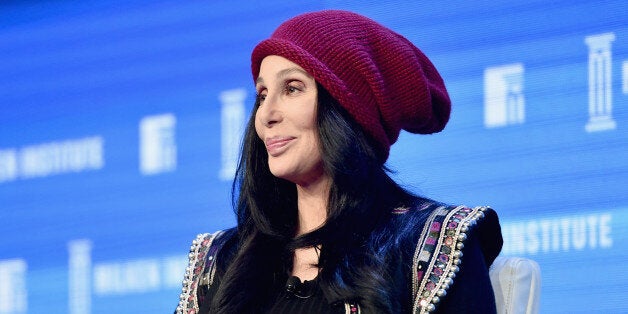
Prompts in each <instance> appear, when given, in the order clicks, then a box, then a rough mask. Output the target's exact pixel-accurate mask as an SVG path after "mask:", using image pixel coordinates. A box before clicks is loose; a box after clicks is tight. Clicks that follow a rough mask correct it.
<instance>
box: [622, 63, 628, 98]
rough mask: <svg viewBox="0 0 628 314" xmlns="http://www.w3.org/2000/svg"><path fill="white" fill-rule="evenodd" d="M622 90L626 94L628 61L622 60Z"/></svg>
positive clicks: (627, 87) (627, 91)
mask: <svg viewBox="0 0 628 314" xmlns="http://www.w3.org/2000/svg"><path fill="white" fill-rule="evenodd" d="M621 72H622V83H623V84H622V88H621V90H622V92H623V93H624V94H628V61H624V63H623V65H622V71H621Z"/></svg>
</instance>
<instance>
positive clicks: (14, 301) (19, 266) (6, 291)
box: [0, 259, 28, 314]
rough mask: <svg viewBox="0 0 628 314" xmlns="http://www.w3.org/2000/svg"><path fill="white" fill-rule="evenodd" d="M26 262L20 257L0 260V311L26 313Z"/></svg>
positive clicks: (3, 313)
mask: <svg viewBox="0 0 628 314" xmlns="http://www.w3.org/2000/svg"><path fill="white" fill-rule="evenodd" d="M26 268H27V267H26V262H25V261H24V260H22V259H9V260H2V261H0V313H2V314H5V313H7V314H8V313H26V312H27V311H28V303H27V300H28V295H27V291H26Z"/></svg>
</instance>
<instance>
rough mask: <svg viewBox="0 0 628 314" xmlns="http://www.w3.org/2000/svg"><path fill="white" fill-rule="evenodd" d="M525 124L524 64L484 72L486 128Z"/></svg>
mask: <svg viewBox="0 0 628 314" xmlns="http://www.w3.org/2000/svg"><path fill="white" fill-rule="evenodd" d="M524 122H525V98H524V96H523V64H521V63H514V64H507V65H503V66H497V67H490V68H486V69H485V70H484V126H485V127H487V128H496V127H503V126H507V125H512V124H522V123H524Z"/></svg>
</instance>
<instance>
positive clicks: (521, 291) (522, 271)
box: [489, 256, 541, 314]
mask: <svg viewBox="0 0 628 314" xmlns="http://www.w3.org/2000/svg"><path fill="white" fill-rule="evenodd" d="M489 276H490V277H491V284H492V285H493V291H494V292H495V303H496V304H497V313H500V314H519V313H521V314H536V313H538V312H539V298H540V295H541V269H540V267H539V264H537V263H536V262H535V261H533V260H530V259H526V258H521V257H502V256H498V257H497V258H496V259H495V261H494V262H493V265H491V267H490V269H489Z"/></svg>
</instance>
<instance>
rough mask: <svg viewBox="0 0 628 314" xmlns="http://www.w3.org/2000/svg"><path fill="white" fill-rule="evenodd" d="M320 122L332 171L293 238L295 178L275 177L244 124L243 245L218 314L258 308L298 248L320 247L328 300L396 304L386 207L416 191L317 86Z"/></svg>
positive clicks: (237, 198)
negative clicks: (318, 215) (315, 215)
mask: <svg viewBox="0 0 628 314" xmlns="http://www.w3.org/2000/svg"><path fill="white" fill-rule="evenodd" d="M317 87H318V107H317V127H318V135H319V141H320V147H321V155H322V159H323V160H322V161H323V167H324V171H325V172H326V174H327V175H329V176H330V178H331V187H330V191H329V198H328V202H327V219H326V222H325V223H324V224H323V226H321V227H320V228H318V229H316V230H314V231H311V232H309V233H306V234H303V235H300V236H298V237H295V230H296V225H297V192H296V186H295V184H294V183H291V182H289V181H286V180H284V179H281V178H277V177H275V176H273V175H272V173H271V172H270V169H269V167H268V155H267V152H266V149H265V147H264V144H263V142H262V141H261V140H260V139H259V138H258V136H257V134H256V131H255V111H256V110H257V107H258V102H256V105H255V108H254V109H253V114H251V118H250V120H249V122H248V125H247V128H246V131H245V135H244V140H243V147H242V155H241V158H240V162H239V165H238V168H237V172H236V180H235V181H234V184H233V189H232V192H233V204H234V209H235V211H236V215H237V221H238V226H237V232H238V237H239V239H238V240H239V247H238V251H237V253H236V254H235V257H234V258H233V260H232V262H231V263H230V265H228V267H227V268H226V271H225V273H224V275H223V276H222V278H223V279H222V282H221V284H220V286H219V289H218V291H217V293H216V296H215V297H214V300H213V302H212V312H215V313H250V312H258V311H259V310H260V308H262V306H263V305H265V304H266V303H267V302H268V301H269V300H270V298H271V297H272V295H271V293H272V291H276V289H277V288H278V287H280V286H283V284H285V281H283V282H281V280H282V279H281V278H284V279H285V278H286V274H287V273H289V272H290V271H291V267H292V258H293V253H294V250H295V249H296V248H301V247H313V246H318V247H320V258H319V264H318V265H317V266H318V267H319V269H320V273H319V282H320V284H321V287H322V289H323V293H324V294H325V295H326V297H327V298H328V299H331V300H339V301H356V302H358V303H359V304H360V306H361V308H362V310H363V311H366V312H373V313H387V312H393V311H396V310H398V309H400V308H402V307H403V306H405V305H404V304H400V302H402V301H400V300H399V297H398V296H399V294H400V293H401V294H404V293H403V292H400V291H399V290H400V289H403V288H401V287H398V286H397V285H396V284H395V283H394V282H393V281H392V280H390V277H389V276H391V275H392V274H390V272H391V271H396V270H394V267H390V265H389V264H390V260H391V259H394V258H395V256H394V255H395V254H396V253H395V252H392V251H391V250H390V248H392V247H393V244H392V243H393V242H394V239H393V238H394V236H395V235H394V232H393V231H392V230H391V228H390V226H389V225H390V224H389V223H388V222H389V221H390V216H391V211H392V209H394V208H396V207H399V206H412V205H413V204H414V203H416V202H418V201H419V200H420V198H418V197H416V196H414V195H412V194H411V193H409V192H408V191H406V190H404V189H403V188H401V187H400V186H399V185H398V184H397V183H395V181H393V180H392V178H391V177H390V176H389V175H388V171H387V169H386V167H385V166H384V161H385V160H384V158H382V154H381V153H380V152H378V151H377V149H376V147H377V146H376V145H375V143H374V142H373V141H372V139H371V138H370V137H369V136H367V135H366V134H365V133H364V131H363V130H362V128H361V127H360V126H359V125H358V124H357V123H356V122H355V121H354V120H353V119H352V118H351V116H350V115H349V114H348V113H347V112H346V111H345V110H344V109H343V108H342V107H341V106H340V105H339V104H338V102H337V101H336V100H335V99H334V98H333V97H332V96H331V95H330V94H329V93H328V92H327V91H326V90H325V89H324V88H323V87H322V86H321V85H320V84H319V85H318V86H317ZM391 269H392V270H391Z"/></svg>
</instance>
